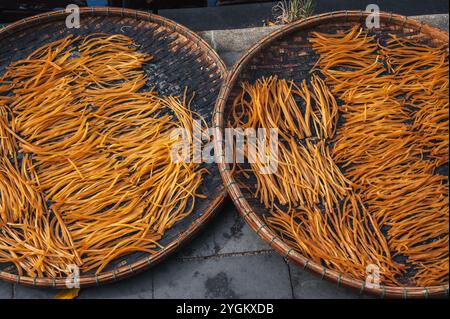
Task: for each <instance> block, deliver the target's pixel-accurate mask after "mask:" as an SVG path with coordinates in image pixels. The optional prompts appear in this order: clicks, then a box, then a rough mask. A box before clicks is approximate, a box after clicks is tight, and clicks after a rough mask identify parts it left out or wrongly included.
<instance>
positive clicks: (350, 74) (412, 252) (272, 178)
mask: <svg viewBox="0 0 450 319" xmlns="http://www.w3.org/2000/svg"><path fill="white" fill-rule="evenodd" d="M309 41H310V43H311V45H312V48H313V50H314V51H315V52H316V53H317V54H318V59H317V62H316V64H315V65H314V67H313V69H312V70H311V77H310V78H309V79H307V80H303V81H302V82H301V83H294V82H293V81H291V80H289V79H281V78H277V77H276V76H272V77H269V78H261V79H259V80H257V81H256V82H255V83H253V84H250V83H248V82H243V83H242V84H241V91H240V94H238V96H236V98H235V99H234V100H233V103H232V109H231V111H230V115H229V121H228V126H232V127H242V128H253V129H257V128H266V129H268V128H278V129H279V141H278V161H277V164H278V170H277V171H276V173H274V174H262V173H260V166H261V165H263V164H262V163H260V162H258V161H256V162H254V163H251V164H249V165H237V166H236V167H235V169H234V174H235V176H236V178H237V179H238V181H239V183H240V185H241V186H242V187H243V188H246V189H247V190H249V191H250V193H251V195H252V196H253V197H255V198H256V199H258V200H259V201H260V202H261V204H262V205H263V206H264V207H265V208H266V209H267V210H268V211H269V213H268V214H267V215H266V216H265V218H266V221H267V224H268V225H269V227H271V228H272V229H273V230H274V231H275V232H276V233H278V234H280V235H281V236H282V238H283V240H284V241H285V242H286V243H288V244H289V245H290V246H291V247H293V248H294V249H295V250H297V251H298V252H300V253H301V254H302V255H304V256H305V257H307V258H308V259H310V260H311V261H314V262H315V263H317V264H319V265H323V266H325V267H327V268H328V269H332V270H336V271H338V272H339V273H342V274H348V275H350V276H352V277H353V278H355V279H360V280H365V279H366V277H367V267H368V266H369V265H375V266H377V267H378V268H379V269H380V279H381V283H382V284H383V285H390V286H403V285H413V286H425V287H426V286H433V285H441V284H447V283H448V275H449V247H448V244H449V241H448V240H449V210H448V204H449V197H448V195H449V194H448V175H444V174H447V173H443V172H444V171H445V170H446V167H447V168H448V166H446V165H448V164H447V163H448V146H449V144H448V143H449V118H448V116H449V114H448V112H449V96H448V85H449V77H448V49H447V48H446V47H439V48H433V47H429V46H427V45H425V44H421V43H419V42H418V41H416V40H415V39H414V37H408V38H407V37H399V36H396V35H388V36H386V37H384V38H383V39H381V38H379V36H378V35H376V34H369V33H368V32H367V31H366V30H364V29H362V28H361V27H360V26H355V27H353V28H351V29H350V30H348V31H347V32H345V33H340V34H324V33H318V32H312V33H311V34H310V39H309ZM294 72H295V70H294ZM253 184H254V186H251V185H253Z"/></svg>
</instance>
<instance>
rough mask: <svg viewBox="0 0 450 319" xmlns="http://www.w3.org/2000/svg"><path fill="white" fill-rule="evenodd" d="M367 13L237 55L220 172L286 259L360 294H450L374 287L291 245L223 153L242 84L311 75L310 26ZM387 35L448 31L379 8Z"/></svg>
mask: <svg viewBox="0 0 450 319" xmlns="http://www.w3.org/2000/svg"><path fill="white" fill-rule="evenodd" d="M367 15H368V14H367V13H365V12H362V11H338V12H331V13H325V14H320V15H317V16H314V17H311V18H308V19H306V20H303V21H300V22H296V23H293V24H289V25H286V26H284V27H282V28H280V29H278V30H276V31H274V32H273V33H271V34H270V35H268V36H267V37H265V38H264V39H262V40H260V41H259V42H258V43H256V44H255V45H254V46H253V47H252V48H251V49H250V50H249V51H248V52H246V54H245V55H244V56H243V57H242V58H241V59H240V60H239V62H238V63H237V64H236V65H235V66H234V68H233V69H232V70H231V71H230V72H229V73H228V75H227V78H226V80H225V81H224V84H223V85H222V89H221V91H220V94H219V97H218V98H217V102H216V108H215V113H214V127H215V130H216V133H215V134H216V136H217V138H216V141H215V153H216V157H217V159H216V161H217V162H218V166H219V170H220V174H221V175H222V179H223V181H224V184H225V187H226V188H227V191H228V193H229V194H230V196H231V198H232V200H233V201H234V203H235V205H236V207H237V209H238V210H239V212H240V214H241V215H242V217H243V218H244V219H245V221H246V222H247V224H248V225H249V226H250V227H251V228H252V229H253V230H254V231H255V232H256V233H257V234H258V235H259V236H260V237H261V238H262V239H263V240H264V241H266V242H267V243H269V244H270V245H271V246H272V247H273V248H274V249H275V250H276V251H277V252H278V253H280V254H281V255H282V256H283V257H284V258H285V260H286V261H287V262H289V261H291V262H293V263H294V264H296V265H298V266H300V267H303V268H304V269H307V270H309V271H311V272H313V273H315V274H317V275H318V276H320V278H322V279H327V280H329V281H332V282H334V283H336V284H337V285H338V286H346V287H350V288H354V289H356V290H357V291H359V292H360V293H370V294H373V295H377V296H379V297H392V298H427V297H430V296H442V295H448V288H449V287H448V284H446V285H441V286H433V287H413V286H411V287H391V286H380V287H373V286H372V285H370V287H369V285H366V283H365V282H364V281H362V280H356V279H354V278H352V277H350V276H348V275H347V274H345V273H338V272H336V271H333V270H331V269H327V268H325V267H323V266H322V265H320V264H318V263H315V262H313V261H311V260H309V259H308V258H306V257H304V256H303V255H302V254H300V253H299V252H297V251H296V250H294V248H293V247H291V246H289V245H287V244H286V243H285V242H284V241H283V240H282V238H281V237H280V236H279V235H278V234H277V233H276V232H274V231H272V230H271V229H270V228H269V227H268V225H267V224H266V223H265V221H264V218H263V216H264V215H265V214H268V211H267V210H266V209H265V208H263V207H262V206H261V205H260V204H259V203H258V201H257V200H255V199H254V198H252V196H251V194H250V193H249V192H247V191H244V189H241V188H240V187H239V185H238V183H237V180H236V179H235V178H234V177H233V175H232V173H231V167H230V165H228V164H226V163H225V157H224V139H223V136H224V127H225V125H226V120H227V116H228V111H229V110H230V107H231V104H232V101H233V100H234V98H235V97H236V96H237V94H238V93H239V92H240V83H241V82H242V81H248V82H250V83H253V82H254V81H255V80H256V79H258V78H260V77H263V76H266V77H267V76H269V75H277V76H278V77H279V78H286V79H292V80H294V82H296V83H299V82H300V81H301V80H302V79H305V78H308V77H309V71H310V70H311V68H312V66H313V65H314V63H315V62H316V60H317V57H318V56H317V55H316V54H315V53H314V51H313V50H312V48H311V45H310V44H309V43H308V35H309V33H310V32H312V31H319V32H324V33H333V32H338V31H343V30H347V29H349V28H350V27H352V26H354V25H355V24H363V23H364V21H365V19H366V17H367ZM374 32H376V33H378V34H379V35H380V36H381V37H382V36H383V34H387V33H395V34H401V35H408V34H416V35H419V36H420V37H421V38H422V39H423V41H424V42H426V43H427V44H428V45H433V46H438V45H448V33H447V32H443V31H441V30H439V29H437V28H434V27H431V26H429V25H427V24H424V23H420V22H418V21H415V20H412V19H409V18H407V17H404V16H401V15H397V14H392V13H380V29H379V30H375V31H374Z"/></svg>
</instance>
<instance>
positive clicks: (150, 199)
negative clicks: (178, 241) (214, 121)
mask: <svg viewBox="0 0 450 319" xmlns="http://www.w3.org/2000/svg"><path fill="white" fill-rule="evenodd" d="M75 50H77V51H78V52H76V51H75ZM151 58H152V57H151V56H150V55H148V54H144V53H140V52H138V51H137V48H136V45H135V44H134V43H133V41H132V40H131V39H130V38H128V37H126V36H123V35H103V34H92V35H89V36H87V37H84V38H81V37H72V36H68V37H66V38H64V39H61V40H58V41H55V42H52V43H49V44H47V45H45V46H42V47H40V48H39V49H37V50H36V51H35V52H33V53H32V54H31V55H30V56H28V58H27V59H24V60H20V61H17V62H15V63H13V64H12V65H10V66H9V67H8V69H7V71H6V72H5V74H4V75H3V76H2V78H1V86H0V92H3V93H5V92H13V95H6V94H2V96H1V98H0V134H1V136H0V137H1V139H0V141H1V144H0V146H1V152H0V155H1V157H2V158H1V160H0V173H1V174H2V181H1V182H0V193H1V201H0V217H1V218H0V222H1V223H0V225H1V227H2V232H1V233H0V261H1V262H11V263H13V264H14V265H15V267H16V269H17V271H18V274H19V276H22V275H27V276H29V277H49V278H58V277H63V276H65V275H67V274H68V271H69V270H68V267H67V266H68V265H72V264H74V265H77V266H79V267H80V268H81V270H82V272H88V271H90V270H95V271H96V273H97V274H100V273H101V272H102V271H103V269H104V268H105V267H106V266H107V265H108V264H109V263H110V262H111V261H112V260H114V259H116V258H117V257H120V256H123V255H126V254H128V253H130V252H135V251H142V252H146V253H150V254H155V253H156V252H157V251H158V250H159V248H160V247H161V246H160V244H159V243H158V241H159V240H160V239H161V238H162V236H163V235H164V233H165V232H166V230H168V229H170V228H171V227H172V226H173V225H174V224H175V223H176V222H177V221H179V220H181V219H183V218H184V217H186V216H188V215H189V214H190V213H191V212H192V211H193V208H194V205H195V201H196V199H198V198H204V195H202V194H200V193H198V191H197V190H198V188H199V186H200V184H201V183H202V180H203V176H204V174H206V173H207V171H206V169H205V168H202V167H201V166H200V165H199V164H195V163H192V162H188V163H184V162H183V163H174V162H173V161H172V159H171V158H170V156H171V149H172V146H173V145H174V144H175V143H177V142H178V140H177V138H174V137H173V135H172V130H173V129H175V128H185V129H187V130H188V131H192V129H193V125H195V124H194V121H193V116H194V114H193V112H192V111H191V110H190V106H189V104H190V101H189V100H188V99H187V92H185V94H184V97H182V98H179V97H171V96H163V97H160V96H158V95H157V92H155V91H143V90H142V89H143V87H144V85H145V83H146V78H145V74H144V71H143V70H142V65H143V64H144V63H146V62H148V61H149V60H151ZM44 92H47V93H46V94H43V93H44Z"/></svg>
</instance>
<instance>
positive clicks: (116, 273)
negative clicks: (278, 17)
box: [0, 7, 228, 289]
mask: <svg viewBox="0 0 450 319" xmlns="http://www.w3.org/2000/svg"><path fill="white" fill-rule="evenodd" d="M68 15H69V13H67V12H65V10H56V11H51V12H45V13H41V14H37V15H34V16H32V17H27V18H24V19H21V20H18V21H15V22H13V23H11V24H9V25H7V26H6V27H3V28H1V29H0V41H1V40H2V39H3V37H4V36H5V35H6V36H10V35H13V34H14V33H15V32H17V31H21V30H22V29H25V28H29V27H31V26H33V25H36V24H41V23H46V22H49V21H52V20H61V19H65V18H66V17H67V16H68ZM83 15H92V16H121V17H129V18H134V19H136V20H138V19H140V20H145V21H148V22H153V23H156V24H158V25H160V26H162V27H166V28H167V29H169V30H171V31H172V32H174V33H179V34H180V35H182V36H184V37H186V38H187V39H188V40H190V41H192V42H193V43H194V44H195V45H196V46H197V47H199V49H201V50H202V51H203V52H204V54H205V55H206V56H207V57H208V58H209V59H210V60H211V62H213V63H215V64H216V65H217V67H218V69H219V71H220V73H221V74H222V81H224V80H225V78H226V75H227V68H226V66H225V63H224V62H223V60H222V59H221V58H220V57H219V55H218V53H217V52H216V51H215V50H214V49H213V48H212V47H211V46H210V45H209V44H208V43H207V42H206V41H205V40H204V39H202V38H201V37H200V36H199V35H198V34H196V33H195V32H194V31H192V30H190V29H188V28H187V27H185V26H184V25H182V24H179V23H177V22H175V21H172V20H170V19H167V18H165V17H162V16H159V15H155V14H152V13H149V12H145V11H140V10H132V9H125V8H115V7H89V8H88V7H80V17H81V18H82V17H83ZM212 110H213V109H212ZM227 197H228V194H227V192H226V190H225V187H224V186H223V185H221V186H219V188H218V191H217V195H216V197H215V198H214V200H213V201H212V202H211V203H210V205H209V206H208V208H207V209H206V210H204V211H203V213H202V215H201V216H200V217H198V218H197V219H195V220H194V221H193V222H192V223H191V224H190V225H189V226H188V227H187V228H186V229H185V230H184V231H182V232H179V233H178V235H177V236H175V237H174V239H173V240H171V242H170V243H168V244H167V245H166V246H165V247H164V248H163V249H161V250H159V251H158V252H157V253H156V254H153V255H149V256H146V257H143V258H140V259H138V260H137V261H135V262H133V263H131V264H128V265H124V266H120V267H116V268H115V269H113V270H108V271H103V272H101V273H100V274H98V275H96V274H83V275H81V276H80V277H79V286H80V288H85V287H90V286H99V285H102V284H106V283H111V282H116V281H118V280H122V279H124V278H127V277H130V276H132V275H134V274H137V273H139V272H142V271H144V270H146V269H148V268H150V267H153V266H155V265H157V264H159V263H160V262H162V261H163V260H165V259H166V258H167V257H169V256H170V255H172V254H173V253H174V252H175V251H176V250H178V248H179V247H181V246H182V245H183V244H185V243H186V242H189V241H190V240H191V239H192V238H193V237H194V236H195V235H196V234H197V233H198V232H199V231H200V230H201V229H202V228H203V227H204V226H205V224H207V223H208V222H209V221H210V220H211V219H212V218H213V217H214V216H215V215H216V213H218V212H219V211H220V209H221V208H222V206H223V204H224V203H225V200H226V199H227ZM0 280H3V281H6V282H9V283H13V284H21V285H24V286H30V287H39V288H54V289H67V288H68V287H67V285H66V278H64V277H60V278H48V277H29V276H19V275H16V274H12V273H10V272H7V271H3V270H0Z"/></svg>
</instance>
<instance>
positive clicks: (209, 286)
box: [0, 15, 448, 299]
mask: <svg viewBox="0 0 450 319" xmlns="http://www.w3.org/2000/svg"><path fill="white" fill-rule="evenodd" d="M420 19H421V20H424V21H427V22H429V23H432V24H435V25H437V26H439V27H441V28H443V29H445V30H448V15H435V16H421V17H420ZM275 28H277V27H270V28H251V29H241V30H227V31H220V30H217V31H204V32H201V33H200V34H201V35H202V36H203V37H204V38H205V39H206V40H207V41H208V42H210V43H211V45H212V46H213V47H214V48H215V49H216V50H217V51H218V52H219V54H220V55H221V56H222V58H223V59H224V61H225V62H226V63H227V65H228V66H231V65H232V64H233V63H234V62H235V61H236V60H237V59H238V58H239V57H240V56H241V54H242V53H243V51H244V50H245V49H247V48H248V47H249V46H250V45H252V44H253V43H254V42H256V41H257V40H258V39H260V38H261V37H262V36H264V35H266V34H267V33H269V32H270V31H272V30H273V29H275ZM55 294H56V292H55V291H54V290H51V289H34V288H28V287H24V286H20V285H13V284H7V283H4V282H0V299H2V298H53V297H54V295H55ZM79 298H273V299H278V298H342V299H343V298H368V297H367V296H360V295H359V294H358V293H357V292H355V291H352V290H350V289H347V288H338V287H337V286H336V285H335V284H332V283H329V282H326V281H322V280H321V279H320V278H318V277H316V276H315V275H312V274H310V273H309V272H306V271H304V270H302V269H300V268H299V267H297V266H295V265H292V264H287V263H286V262H285V261H284V260H283V258H282V257H281V256H280V255H278V254H277V253H275V252H274V251H273V250H272V249H271V248H270V247H269V246H268V245H267V244H265V243H264V242H263V241H262V240H261V239H260V238H259V237H258V236H257V235H256V234H255V232H253V231H252V230H251V229H250V228H249V227H248V226H247V225H246V224H245V222H244V221H243V220H242V219H241V218H240V216H239V215H238V213H237V211H236V210H235V208H234V207H233V204H232V203H231V202H228V203H227V204H226V205H225V207H224V209H223V210H222V211H221V212H219V213H218V215H217V216H216V218H214V220H213V221H212V222H211V223H210V225H208V227H207V228H206V229H204V230H203V231H202V232H201V233H200V234H199V235H198V236H197V237H196V238H195V239H194V240H193V241H192V242H190V243H188V244H187V245H185V246H184V247H183V248H182V249H180V251H179V252H178V253H177V254H175V255H173V256H171V257H170V258H169V259H168V260H166V261H164V262H163V263H161V264H159V265H157V266H156V267H154V268H153V269H149V270H147V271H145V272H143V273H141V274H139V275H136V276H134V277H132V278H128V279H125V280H124V281H120V282H117V283H114V284H109V285H105V286H101V287H93V288H87V289H82V290H81V292H80V296H79Z"/></svg>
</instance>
